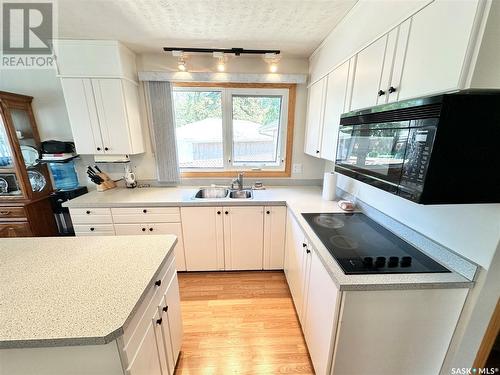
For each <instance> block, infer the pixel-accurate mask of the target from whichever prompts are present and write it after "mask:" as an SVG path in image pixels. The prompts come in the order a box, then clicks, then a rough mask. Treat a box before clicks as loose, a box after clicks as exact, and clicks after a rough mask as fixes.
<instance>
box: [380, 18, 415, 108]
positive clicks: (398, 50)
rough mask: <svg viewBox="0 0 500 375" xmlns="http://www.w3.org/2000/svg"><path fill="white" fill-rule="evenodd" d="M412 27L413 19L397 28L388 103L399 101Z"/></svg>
mask: <svg viewBox="0 0 500 375" xmlns="http://www.w3.org/2000/svg"><path fill="white" fill-rule="evenodd" d="M410 25H411V19H409V20H406V21H405V22H403V23H402V24H401V25H399V27H398V28H397V40H396V47H395V51H394V61H393V63H392V74H391V78H390V83H389V85H388V87H387V94H386V96H387V102H388V103H392V102H395V101H397V100H398V97H399V91H400V85H401V75H402V74H403V64H404V60H405V56H406V47H407V45H408V36H409V35H410Z"/></svg>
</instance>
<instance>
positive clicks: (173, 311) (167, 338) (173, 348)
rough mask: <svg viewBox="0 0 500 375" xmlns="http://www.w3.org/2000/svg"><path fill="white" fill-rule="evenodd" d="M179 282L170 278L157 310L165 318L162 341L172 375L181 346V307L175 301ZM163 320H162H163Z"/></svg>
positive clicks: (178, 297) (177, 296)
mask: <svg viewBox="0 0 500 375" xmlns="http://www.w3.org/2000/svg"><path fill="white" fill-rule="evenodd" d="M179 299H180V295H179V282H178V280H177V277H174V278H172V280H171V281H170V284H169V286H168V288H167V292H166V293H165V295H164V296H163V300H162V302H163V303H162V305H160V307H159V310H160V313H161V314H162V316H163V317H164V318H165V317H166V319H167V320H166V322H165V323H167V324H163V325H162V327H163V330H162V332H163V340H164V342H165V350H166V352H167V358H169V360H168V365H169V366H168V371H169V373H170V374H173V373H174V369H175V363H176V360H177V358H178V357H179V353H180V352H181V344H182V334H183V329H182V316H181V306H180V304H178V303H177V302H176V301H179ZM164 318H163V319H164Z"/></svg>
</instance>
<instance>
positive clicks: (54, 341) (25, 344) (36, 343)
mask: <svg viewBox="0 0 500 375" xmlns="http://www.w3.org/2000/svg"><path fill="white" fill-rule="evenodd" d="M160 236H161V237H170V238H171V237H175V236H173V235H160ZM160 236H158V237H160ZM177 242H178V240H177V237H175V238H174V239H173V240H172V242H171V246H170V249H169V250H168V251H167V252H166V254H165V256H164V257H163V259H162V261H161V262H160V264H159V265H158V267H157V269H156V271H155V272H154V274H153V275H152V277H151V278H150V280H149V281H148V283H147V284H146V285H145V287H144V290H143V292H142V293H141V295H140V297H139V298H138V300H137V302H136V303H135V305H134V307H133V308H132V309H131V311H130V313H129V314H128V316H127V318H126V319H125V321H124V322H123V324H121V326H120V327H118V328H116V329H112V330H110V332H109V333H108V334H106V335H104V336H82V337H54V338H42V339H19V340H10V339H9V340H0V349H16V348H17V349H20V348H40V347H60V346H83V345H105V344H108V343H110V342H112V341H113V340H115V339H116V338H118V337H120V336H121V335H123V332H124V329H125V327H127V325H128V324H129V322H130V320H131V319H132V317H133V316H134V314H135V312H136V311H137V310H138V308H139V306H140V305H141V303H142V302H143V301H144V298H145V297H146V294H147V292H148V290H149V289H150V288H151V287H152V286H153V284H154V282H155V280H156V279H157V277H158V276H159V273H160V271H161V270H162V268H163V267H164V266H165V264H166V263H167V261H168V260H169V259H170V257H171V255H172V254H173V251H174V248H175V245H176V244H177Z"/></svg>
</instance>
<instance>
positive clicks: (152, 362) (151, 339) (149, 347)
mask: <svg viewBox="0 0 500 375" xmlns="http://www.w3.org/2000/svg"><path fill="white" fill-rule="evenodd" d="M155 325H156V322H153V321H151V323H149V325H148V328H147V330H146V333H145V334H144V337H143V339H142V341H141V343H140V345H139V349H138V350H137V353H136V355H135V357H134V359H133V361H132V363H131V364H130V366H129V367H128V369H127V371H126V373H127V375H163V374H162V371H161V365H160V358H159V353H158V346H157V342H156V336H155Z"/></svg>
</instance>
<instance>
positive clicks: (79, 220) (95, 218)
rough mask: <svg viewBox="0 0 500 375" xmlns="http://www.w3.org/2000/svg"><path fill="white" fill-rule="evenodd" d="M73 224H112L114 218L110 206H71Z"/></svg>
mask: <svg viewBox="0 0 500 375" xmlns="http://www.w3.org/2000/svg"><path fill="white" fill-rule="evenodd" d="M69 212H70V214H71V221H72V222H73V224H112V223H113V218H112V216H111V210H110V209H109V208H71V209H70V210H69Z"/></svg>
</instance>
